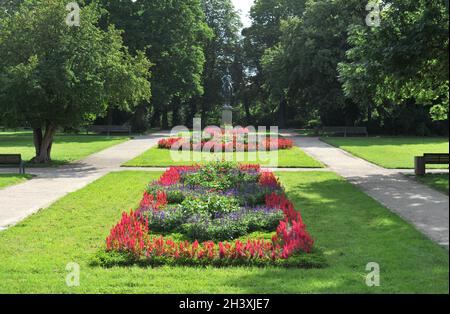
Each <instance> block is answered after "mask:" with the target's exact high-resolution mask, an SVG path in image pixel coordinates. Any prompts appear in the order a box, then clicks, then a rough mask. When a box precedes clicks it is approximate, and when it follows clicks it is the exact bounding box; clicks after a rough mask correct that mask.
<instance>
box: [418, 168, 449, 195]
mask: <svg viewBox="0 0 450 314" xmlns="http://www.w3.org/2000/svg"><path fill="white" fill-rule="evenodd" d="M415 178H416V179H417V180H419V181H420V182H422V183H423V184H426V185H428V186H430V187H432V188H434V189H436V190H438V191H441V192H443V193H445V194H447V195H448V194H449V187H448V178H449V175H448V173H430V174H427V175H425V176H424V177H419V176H416V177H415Z"/></svg>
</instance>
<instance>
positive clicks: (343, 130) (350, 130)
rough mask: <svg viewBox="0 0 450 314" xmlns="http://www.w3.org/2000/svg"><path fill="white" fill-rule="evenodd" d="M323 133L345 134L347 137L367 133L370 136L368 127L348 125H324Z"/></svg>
mask: <svg viewBox="0 0 450 314" xmlns="http://www.w3.org/2000/svg"><path fill="white" fill-rule="evenodd" d="M322 135H333V136H336V135H344V137H347V136H349V135H365V136H369V132H367V128H366V127H348V126H338V127H324V128H323V129H322Z"/></svg>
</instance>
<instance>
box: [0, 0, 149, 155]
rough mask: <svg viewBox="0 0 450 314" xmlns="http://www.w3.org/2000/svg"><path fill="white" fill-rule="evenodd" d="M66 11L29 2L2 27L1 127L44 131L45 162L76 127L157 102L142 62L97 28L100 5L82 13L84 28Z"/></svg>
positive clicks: (48, 1) (39, 146)
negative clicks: (60, 131)
mask: <svg viewBox="0 0 450 314" xmlns="http://www.w3.org/2000/svg"><path fill="white" fill-rule="evenodd" d="M66 4H67V3H66V1H63V0H55V1H53V0H43V1H34V0H33V1H26V2H24V3H23V4H22V5H21V6H20V7H19V8H18V9H17V10H16V11H15V12H14V14H11V15H9V14H8V15H7V16H6V17H5V18H2V19H1V20H0V121H1V122H2V123H3V124H5V125H7V126H12V127H17V126H24V125H30V126H32V127H33V129H35V130H39V132H41V131H40V130H41V129H44V128H45V130H46V134H45V136H44V139H43V140H42V141H41V142H40V141H38V142H36V153H37V157H38V155H41V156H39V158H41V160H40V161H43V162H48V161H49V160H50V156H49V155H50V150H51V144H52V141H53V135H54V133H55V132H56V129H57V128H61V127H68V128H70V127H73V128H76V127H78V126H80V125H82V124H84V123H86V122H87V121H89V120H92V119H93V118H94V117H95V116H97V115H103V114H105V112H106V109H107V107H108V106H117V107H120V108H122V109H124V110H130V109H131V108H133V107H134V106H135V105H136V103H137V102H139V101H141V100H146V99H149V98H150V95H151V90H150V83H149V82H148V78H149V76H150V72H149V68H150V62H149V61H148V60H147V59H146V58H145V57H144V55H143V54H142V53H140V52H139V53H137V55H136V56H135V57H132V56H131V55H130V54H129V53H128V50H127V48H126V47H124V45H123V42H122V38H121V32H120V31H119V30H117V29H115V28H114V27H113V26H109V27H108V28H107V29H106V30H101V29H100V28H99V27H98V26H97V23H98V20H99V18H100V15H101V10H100V9H99V8H98V6H97V5H95V3H94V4H91V5H88V6H84V7H82V9H81V14H80V19H81V25H80V26H79V27H76V26H72V27H70V26H68V25H67V24H66V23H65V20H66V17H67V14H68V12H67V11H66V9H65V6H66ZM40 137H42V135H40Z"/></svg>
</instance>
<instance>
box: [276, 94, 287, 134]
mask: <svg viewBox="0 0 450 314" xmlns="http://www.w3.org/2000/svg"><path fill="white" fill-rule="evenodd" d="M286 107H287V101H286V99H285V98H284V97H283V99H281V101H280V108H279V110H280V111H279V112H278V126H279V128H280V129H284V128H286Z"/></svg>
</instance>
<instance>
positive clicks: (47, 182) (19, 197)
mask: <svg viewBox="0 0 450 314" xmlns="http://www.w3.org/2000/svg"><path fill="white" fill-rule="evenodd" d="M167 135H168V134H167V133H162V132H160V133H155V134H152V135H147V136H140V137H137V138H135V139H133V140H130V141H127V142H124V143H122V144H119V145H116V146H113V147H111V148H108V149H106V150H103V151H101V152H99V153H96V154H93V155H90V156H89V157H87V158H85V159H83V160H81V161H79V162H77V163H73V164H70V165H67V166H62V167H57V168H45V169H30V171H28V172H29V173H31V174H37V177H36V178H35V179H33V180H30V181H28V182H25V183H22V184H19V185H14V186H11V187H7V188H4V189H1V190H0V200H1V202H0V230H1V229H5V228H7V227H9V226H11V225H14V224H16V223H18V222H19V221H21V220H22V219H24V218H26V217H27V216H29V215H31V214H33V213H35V212H37V211H39V210H40V209H41V208H46V207H48V206H49V205H51V204H52V203H53V202H55V201H56V200H58V199H60V198H61V197H63V196H65V195H67V194H68V193H71V192H75V191H77V190H79V189H81V188H83V187H85V186H86V185H88V184H89V183H91V182H93V181H95V180H97V179H98V178H100V177H102V176H104V175H105V174H107V173H109V172H113V171H117V170H118V169H120V165H121V164H123V163H125V162H127V161H128V160H131V159H133V158H135V157H137V156H139V155H140V154H142V153H143V152H145V151H146V150H148V149H150V148H151V147H153V146H155V145H156V144H157V142H158V140H159V139H160V138H162V137H165V136H167ZM16 170H17V169H16Z"/></svg>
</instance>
